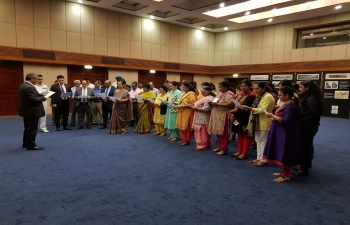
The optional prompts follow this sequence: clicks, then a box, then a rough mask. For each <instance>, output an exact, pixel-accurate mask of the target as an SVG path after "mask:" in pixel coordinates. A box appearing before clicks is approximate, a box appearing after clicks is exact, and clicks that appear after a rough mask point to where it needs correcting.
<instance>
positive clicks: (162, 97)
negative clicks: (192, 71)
mask: <svg viewBox="0 0 350 225" xmlns="http://www.w3.org/2000/svg"><path fill="white" fill-rule="evenodd" d="M158 90H159V95H158V96H157V98H156V100H155V102H154V117H153V122H154V124H155V127H156V133H155V135H159V136H165V135H166V132H167V130H166V128H164V121H165V115H166V109H167V105H166V104H164V103H163V102H166V101H167V100H168V97H169V94H168V93H167V92H168V88H167V87H166V86H164V85H162V86H160V87H159V89H158Z"/></svg>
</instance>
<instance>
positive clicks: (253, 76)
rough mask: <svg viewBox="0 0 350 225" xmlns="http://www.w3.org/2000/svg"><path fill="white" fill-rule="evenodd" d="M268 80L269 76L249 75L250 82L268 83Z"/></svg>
mask: <svg viewBox="0 0 350 225" xmlns="http://www.w3.org/2000/svg"><path fill="white" fill-rule="evenodd" d="M269 79H270V74H254V75H250V80H252V81H260V80H261V81H268V80H269Z"/></svg>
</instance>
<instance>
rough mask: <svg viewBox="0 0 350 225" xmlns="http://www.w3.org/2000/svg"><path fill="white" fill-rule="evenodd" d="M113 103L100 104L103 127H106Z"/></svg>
mask: <svg viewBox="0 0 350 225" xmlns="http://www.w3.org/2000/svg"><path fill="white" fill-rule="evenodd" d="M112 107H113V102H102V116H103V124H102V125H103V126H107V122H108V114H110V115H112Z"/></svg>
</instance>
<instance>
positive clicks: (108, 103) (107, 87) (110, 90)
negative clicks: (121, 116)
mask: <svg viewBox="0 0 350 225" xmlns="http://www.w3.org/2000/svg"><path fill="white" fill-rule="evenodd" d="M114 91H115V87H113V86H112V85H111V81H110V80H105V83H104V86H103V87H102V88H101V93H102V94H104V95H105V96H106V98H105V99H103V98H102V115H103V122H102V126H101V127H100V128H98V129H106V128H107V122H108V114H109V115H112V108H113V101H112V100H110V99H109V98H108V97H113V95H114Z"/></svg>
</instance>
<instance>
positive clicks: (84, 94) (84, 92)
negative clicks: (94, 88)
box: [83, 88, 86, 102]
mask: <svg viewBox="0 0 350 225" xmlns="http://www.w3.org/2000/svg"><path fill="white" fill-rule="evenodd" d="M83 96H86V88H84V89H83ZM83 102H86V98H83Z"/></svg>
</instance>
